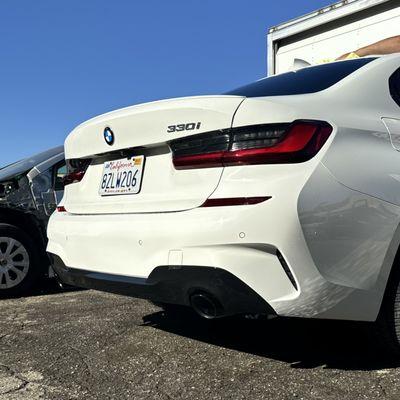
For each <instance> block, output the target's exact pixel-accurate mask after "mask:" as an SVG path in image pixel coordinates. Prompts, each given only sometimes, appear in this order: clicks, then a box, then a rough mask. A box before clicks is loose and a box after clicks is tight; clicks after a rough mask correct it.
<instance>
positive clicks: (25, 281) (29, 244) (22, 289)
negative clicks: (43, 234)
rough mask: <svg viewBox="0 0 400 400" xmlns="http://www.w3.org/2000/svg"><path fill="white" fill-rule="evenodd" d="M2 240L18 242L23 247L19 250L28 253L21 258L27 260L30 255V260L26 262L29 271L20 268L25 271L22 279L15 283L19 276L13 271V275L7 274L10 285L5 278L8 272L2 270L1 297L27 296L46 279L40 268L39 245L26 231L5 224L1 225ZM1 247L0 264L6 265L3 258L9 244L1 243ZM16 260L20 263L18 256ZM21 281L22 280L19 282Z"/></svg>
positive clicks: (0, 275)
mask: <svg viewBox="0 0 400 400" xmlns="http://www.w3.org/2000/svg"><path fill="white" fill-rule="evenodd" d="M0 238H10V239H13V240H14V241H16V242H18V243H19V244H20V245H21V246H22V247H19V248H20V249H22V248H23V249H24V250H25V251H26V253H25V252H23V255H21V257H25V258H23V260H26V254H27V255H28V259H27V260H26V261H27V265H28V268H27V270H26V269H25V267H20V268H21V269H23V274H21V278H14V281H13V280H12V278H13V277H16V276H17V274H15V272H13V271H12V272H11V273H9V272H7V274H8V278H9V279H11V281H10V280H9V283H8V284H7V283H6V277H5V273H6V272H5V271H6V270H5V269H4V270H1V272H0V297H3V298H4V297H15V296H22V295H25V294H27V293H29V292H30V291H31V290H32V289H33V287H34V286H35V284H36V283H37V282H38V280H39V279H40V278H43V277H44V273H43V268H40V267H41V265H40V257H39V256H38V251H37V243H35V242H34V241H33V240H32V239H31V238H30V237H29V236H28V235H27V234H26V233H25V232H24V231H22V230H21V229H20V228H18V227H17V226H14V225H10V224H3V223H0ZM0 246H1V247H2V248H0V262H1V263H3V264H5V265H6V263H7V261H5V258H4V257H2V256H4V248H5V247H6V246H7V244H6V243H5V242H4V241H3V243H0ZM18 246H19V245H18ZM14 260H16V261H15V262H16V263H18V256H15V257H14ZM24 262H25V261H24ZM25 264H26V263H25ZM1 268H2V266H0V269H1ZM19 279H21V280H20V281H19ZM10 282H12V283H10ZM10 285H11V287H10ZM7 286H9V287H7Z"/></svg>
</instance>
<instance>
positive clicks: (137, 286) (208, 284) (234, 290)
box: [50, 254, 275, 317]
mask: <svg viewBox="0 0 400 400" xmlns="http://www.w3.org/2000/svg"><path fill="white" fill-rule="evenodd" d="M50 256H51V258H52V260H53V268H54V271H55V273H56V275H57V277H58V278H59V280H60V281H61V282H62V283H64V284H67V285H71V286H78V287H82V288H87V289H95V290H101V291H105V292H110V293H116V294H122V295H125V296H130V297H137V298H142V299H147V300H151V301H154V302H158V303H167V304H179V305H185V306H190V296H191V295H192V294H193V293H197V292H203V293H204V292H206V293H208V294H210V295H212V296H213V297H215V298H216V299H218V301H219V302H220V304H221V305H222V310H223V312H222V313H221V315H220V316H221V317H222V316H229V315H237V314H265V315H271V314H275V312H274V311H273V309H272V308H271V307H270V306H269V304H268V303H267V302H266V301H265V300H264V299H262V298H261V296H259V295H258V294H257V293H256V292H255V291H254V290H252V289H251V288H250V287H249V286H248V285H246V284H245V283H244V282H242V281H241V280H240V279H239V278H237V277H236V276H234V275H233V274H231V273H230V272H228V271H225V270H223V269H221V268H213V267H203V266H159V267H156V268H155V269H154V270H153V271H152V273H151V274H150V276H149V277H148V278H137V277H129V276H121V275H113V274H106V273H98V272H93V271H87V270H81V269H76V268H70V267H67V266H66V265H65V264H64V262H63V261H62V260H61V258H60V257H59V256H57V255H54V254H50Z"/></svg>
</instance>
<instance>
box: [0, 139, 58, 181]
mask: <svg viewBox="0 0 400 400" xmlns="http://www.w3.org/2000/svg"><path fill="white" fill-rule="evenodd" d="M63 150H64V149H63V146H58V147H54V148H52V149H49V150H46V151H43V152H41V153H38V154H35V155H33V156H31V157H27V158H24V159H23V160H21V161H17V162H15V163H13V164H10V165H7V166H5V167H3V168H1V169H0V181H3V180H5V179H10V178H12V177H14V176H17V175H20V174H23V173H25V172H27V171H29V170H30V169H31V168H33V167H34V166H36V165H38V164H41V163H42V162H44V161H46V160H48V159H49V158H52V157H54V156H56V155H57V154H60V153H62V152H63Z"/></svg>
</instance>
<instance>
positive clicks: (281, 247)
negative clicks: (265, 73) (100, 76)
mask: <svg viewBox="0 0 400 400" xmlns="http://www.w3.org/2000/svg"><path fill="white" fill-rule="evenodd" d="M399 150H400V55H391V56H384V57H380V58H374V57H371V58H361V59H357V60H348V61H340V62H334V63H330V64H324V65H320V66H313V67H308V68H304V69H302V70H299V71H297V72H289V73H285V74H281V75H277V76H273V77H269V78H265V79H262V80H259V81H257V82H254V83H251V84H249V85H247V86H243V87H241V88H238V89H236V90H233V91H231V92H228V93H227V94H225V95H221V96H200V97H189V98H179V99H172V100H164V101H158V102H153V103H148V104H142V105H137V106H133V107H128V108H125V109H122V110H118V111H114V112H111V113H108V114H105V115H102V116H99V117H96V118H94V119H92V120H89V121H87V122H85V123H83V124H82V125H80V126H78V127H77V128H76V129H75V130H74V131H73V132H72V133H71V134H70V135H69V136H68V138H67V139H66V142H65V154H66V158H67V164H68V169H69V171H68V175H67V177H66V179H65V185H66V186H65V194H64V198H63V200H62V202H61V204H60V205H59V207H58V209H57V212H55V213H54V214H53V215H52V217H51V220H50V223H49V227H48V237H49V243H48V252H49V253H50V254H51V255H52V258H53V260H54V268H55V270H56V273H57V275H58V276H59V278H60V279H61V280H62V281H63V282H64V283H66V284H69V285H76V286H81V287H86V288H94V289H99V290H105V291H110V292H114V293H121V294H125V295H129V296H133V297H139V298H145V299H149V300H152V301H154V302H157V303H159V304H163V305H166V306H168V305H171V304H172V305H186V306H191V307H193V308H194V310H196V311H197V312H198V313H199V314H200V315H202V316H204V317H206V318H217V317H223V316H228V315H236V314H257V315H260V314H266V315H268V314H271V315H278V316H294V317H305V318H327V319H343V320H357V321H376V323H377V326H379V327H381V328H382V332H383V336H384V337H385V339H386V341H387V343H388V344H390V345H391V346H392V348H394V349H399V348H400V346H399V345H398V344H399V339H400V288H399V282H400V255H398V254H400V253H399V252H398V249H399V246H400V228H399V224H400V152H399Z"/></svg>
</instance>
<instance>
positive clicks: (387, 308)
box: [375, 271, 400, 358]
mask: <svg viewBox="0 0 400 400" xmlns="http://www.w3.org/2000/svg"><path fill="white" fill-rule="evenodd" d="M375 325H376V328H377V329H376V331H377V332H376V333H377V335H378V341H379V342H380V343H381V344H382V345H383V346H384V350H385V352H386V353H387V354H388V355H389V356H391V357H396V358H399V357H400V271H395V273H394V274H392V277H391V279H390V281H389V283H388V287H387V289H386V293H385V296H384V299H383V302H382V306H381V310H380V313H379V316H378V319H377V321H376V324H375Z"/></svg>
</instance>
